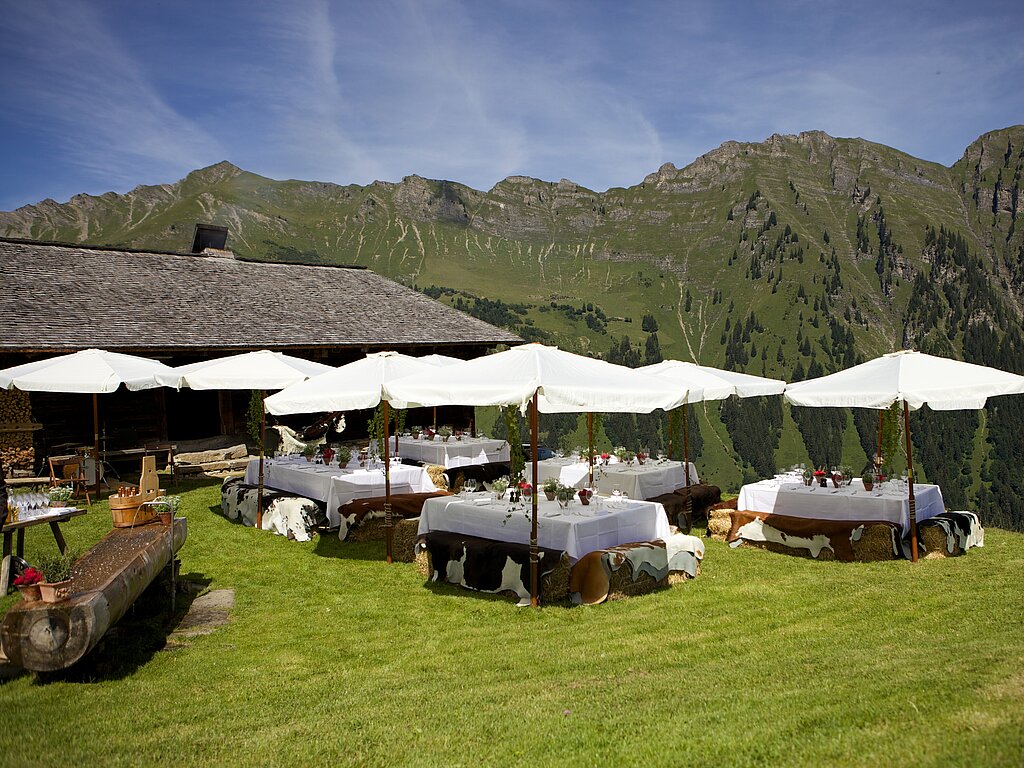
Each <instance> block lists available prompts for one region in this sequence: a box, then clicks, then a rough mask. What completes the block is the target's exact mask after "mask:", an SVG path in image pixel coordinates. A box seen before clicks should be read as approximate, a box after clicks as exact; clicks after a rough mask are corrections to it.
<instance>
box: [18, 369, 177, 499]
mask: <svg viewBox="0 0 1024 768" xmlns="http://www.w3.org/2000/svg"><path fill="white" fill-rule="evenodd" d="M169 370H170V368H168V367H167V366H166V365H164V364H163V363H160V362H157V361H156V360H150V359H149V358H145V357H136V356H135V355H125V354H122V353H120V352H108V351H106V350H103V349H83V350H81V351H80V352H73V353H71V354H68V355H59V356H57V357H50V358H47V359H45V360H37V361H35V362H31V363H24V364H22V365H16V366H14V367H13V368H7V369H5V370H3V371H0V388H3V389H11V388H17V389H22V390H25V391H28V392H69V393H84V394H92V421H93V456H94V459H95V461H96V462H97V463H96V472H95V481H96V493H97V495H98V494H99V486H100V467H99V461H100V416H99V402H98V398H97V395H98V394H99V393H107V392H114V391H115V390H117V388H118V387H120V386H121V385H122V384H123V385H124V386H125V387H127V388H128V389H129V390H131V391H133V392H135V391H138V390H142V389H153V388H155V387H157V386H159V384H157V382H156V381H155V379H154V376H155V375H157V374H160V373H163V372H166V371H169Z"/></svg>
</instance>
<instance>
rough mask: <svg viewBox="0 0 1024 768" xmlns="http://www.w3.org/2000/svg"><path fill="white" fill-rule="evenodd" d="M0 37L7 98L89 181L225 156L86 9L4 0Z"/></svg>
mask: <svg viewBox="0 0 1024 768" xmlns="http://www.w3.org/2000/svg"><path fill="white" fill-rule="evenodd" d="M2 41H3V43H2V44H3V46H4V49H5V57H6V61H7V62H8V63H7V66H5V70H6V73H5V74H4V75H3V76H2V77H3V80H2V82H3V89H4V92H5V96H6V99H5V100H6V101H7V102H8V104H9V105H10V106H11V107H12V108H13V110H14V112H15V115H16V116H17V117H18V118H19V119H22V120H24V121H26V123H28V124H29V125H30V126H31V127H32V128H33V129H35V130H39V131H41V132H43V133H45V134H47V135H48V136H49V143H50V146H51V147H52V151H53V152H55V153H58V154H60V155H61V156H63V158H64V162H66V163H67V164H69V165H72V166H76V167H78V168H80V169H82V171H84V173H85V175H86V176H88V177H91V178H92V179H94V180H103V181H105V182H106V183H108V184H110V185H111V186H120V185H125V184H132V183H137V182H138V181H139V180H140V177H149V176H150V175H151V174H153V173H154V172H156V173H161V172H162V173H167V174H176V173H179V172H181V171H182V170H183V169H186V170H187V169H189V168H195V167H197V166H199V165H202V164H204V163H207V162H212V161H215V160H216V159H219V158H220V157H223V155H224V150H223V147H222V146H221V145H220V144H219V142H218V141H217V139H216V138H214V137H213V136H212V135H210V134H209V133H207V132H206V131H204V130H203V129H201V128H200V127H199V126H197V124H196V123H195V122H194V121H192V120H191V119H189V118H188V117H187V116H185V115H183V114H181V113H180V112H178V111H176V110H175V109H173V108H172V107H171V106H170V105H169V104H168V102H167V101H166V99H165V98H164V97H163V96H162V95H161V93H160V92H159V91H158V90H157V88H156V87H155V86H154V85H153V84H152V83H151V82H149V81H148V80H147V78H146V76H145V74H144V71H143V67H142V65H141V63H140V62H139V61H137V60H135V59H134V58H133V57H132V56H131V55H129V54H128V52H127V50H126V49H125V47H124V45H122V44H121V42H120V41H119V40H118V38H117V37H115V36H114V35H113V34H111V32H110V31H109V29H108V28H107V27H106V26H105V25H104V23H103V21H102V19H101V17H100V15H99V14H98V13H97V12H95V11H94V10H93V9H91V8H90V7H89V6H88V5H85V4H81V3H52V2H33V3H20V4H7V5H6V6H5V18H4V31H3V32H2Z"/></svg>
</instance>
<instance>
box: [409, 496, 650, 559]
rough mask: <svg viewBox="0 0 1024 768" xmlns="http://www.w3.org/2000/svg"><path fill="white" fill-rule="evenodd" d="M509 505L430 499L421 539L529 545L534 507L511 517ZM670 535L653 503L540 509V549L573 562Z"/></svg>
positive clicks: (543, 504) (550, 503)
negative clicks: (445, 536) (441, 536)
mask: <svg viewBox="0 0 1024 768" xmlns="http://www.w3.org/2000/svg"><path fill="white" fill-rule="evenodd" d="M508 506H509V505H508V504H507V503H506V502H505V501H498V502H493V503H489V504H482V505H480V504H476V503H474V500H473V499H470V498H460V497H458V496H442V497H437V498H433V499H427V500H426V501H425V502H424V504H423V511H422V512H421V513H420V527H419V535H425V534H427V533H429V532H430V531H449V532H451V533H461V534H464V535H466V536H479V537H482V538H485V539H494V540H497V541H509V542H513V543H518V544H529V543H530V527H531V521H530V506H529V505H526V506H524V507H521V508H520V509H519V510H515V511H513V512H512V514H511V516H509V508H508ZM669 533H670V532H669V524H668V517H667V515H666V514H665V508H664V507H663V506H662V505H661V504H654V503H652V502H649V501H635V500H633V499H630V500H628V501H626V502H622V503H621V504H618V505H616V504H612V503H611V502H610V501H609V500H608V499H601V500H600V502H599V503H597V504H595V503H594V502H591V504H590V505H589V506H583V505H582V504H580V503H579V501H575V502H573V504H572V505H570V506H569V508H568V509H566V510H563V509H561V508H560V507H559V506H558V502H557V501H547V500H546V499H544V498H543V497H541V499H540V504H539V507H538V517H537V543H538V545H539V546H541V547H547V548H550V549H560V550H564V551H566V552H567V553H568V554H569V557H570V558H572V559H573V560H578V559H579V558H581V557H583V555H585V554H587V553H588V552H593V551H594V550H597V549H605V548H606V547H614V546H617V545H619V544H629V543H631V542H635V541H650V540H652V539H665V538H667V537H668V536H669Z"/></svg>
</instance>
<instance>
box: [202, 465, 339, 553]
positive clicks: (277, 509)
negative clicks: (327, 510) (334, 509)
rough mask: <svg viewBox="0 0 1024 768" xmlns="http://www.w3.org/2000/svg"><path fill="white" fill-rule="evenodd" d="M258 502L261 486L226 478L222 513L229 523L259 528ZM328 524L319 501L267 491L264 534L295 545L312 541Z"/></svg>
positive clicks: (222, 487)
mask: <svg viewBox="0 0 1024 768" xmlns="http://www.w3.org/2000/svg"><path fill="white" fill-rule="evenodd" d="M258 498H259V487H258V486H255V485H246V483H245V481H244V479H243V478H241V477H229V478H226V479H225V480H224V482H223V484H222V485H221V499H220V506H221V512H222V513H223V514H224V516H225V517H227V518H228V519H229V520H241V522H242V524H243V525H247V526H250V527H252V526H255V525H256V512H257V500H258ZM325 521H326V516H325V515H324V512H323V510H322V509H321V508H320V505H319V504H317V503H316V502H315V501H312V500H311V499H306V498H302V497H300V496H295V495H293V494H290V493H287V492H284V491H277V490H274V489H272V488H266V487H264V489H263V526H262V528H263V530H264V531H273V532H274V533H276V534H279V535H281V536H287V537H288V538H289V539H294V540H295V541H309V540H310V538H311V537H312V534H313V532H314V531H315V530H316V528H317V526H318V525H320V524H322V523H323V522H325Z"/></svg>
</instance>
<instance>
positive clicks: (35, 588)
mask: <svg viewBox="0 0 1024 768" xmlns="http://www.w3.org/2000/svg"><path fill="white" fill-rule="evenodd" d="M18 591H19V592H21V599H22V600H24V601H25V602H26V603H35V602H38V601H39V600H40V595H39V585H38V584H19V585H18Z"/></svg>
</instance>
